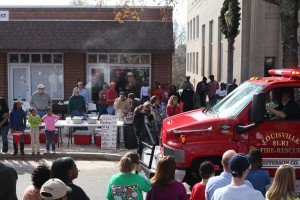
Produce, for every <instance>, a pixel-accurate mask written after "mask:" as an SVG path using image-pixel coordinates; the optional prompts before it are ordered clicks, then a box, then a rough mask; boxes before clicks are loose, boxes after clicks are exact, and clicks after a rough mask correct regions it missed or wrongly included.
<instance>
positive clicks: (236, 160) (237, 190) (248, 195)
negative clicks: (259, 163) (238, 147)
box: [212, 153, 265, 200]
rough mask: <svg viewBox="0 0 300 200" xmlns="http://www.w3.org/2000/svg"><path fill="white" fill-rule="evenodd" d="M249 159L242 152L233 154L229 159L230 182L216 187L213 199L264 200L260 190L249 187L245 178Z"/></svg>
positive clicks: (249, 162)
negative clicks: (221, 186)
mask: <svg viewBox="0 0 300 200" xmlns="http://www.w3.org/2000/svg"><path fill="white" fill-rule="evenodd" d="M250 164H251V161H250V158H249V157H248V156H246V155H245V154H242V153H238V154H234V155H233V156H232V157H231V158H230V160H229V169H230V170H231V174H232V179H231V183H230V184H229V185H227V186H225V187H223V188H219V189H217V190H216V191H215V192H214V194H213V197H212V199H213V200H240V199H243V200H252V199H255V200H264V199H265V198H264V196H263V195H262V194H261V192H260V191H258V190H255V189H254V188H253V187H249V186H248V185H247V184H246V182H245V179H246V177H247V174H248V170H249V167H250Z"/></svg>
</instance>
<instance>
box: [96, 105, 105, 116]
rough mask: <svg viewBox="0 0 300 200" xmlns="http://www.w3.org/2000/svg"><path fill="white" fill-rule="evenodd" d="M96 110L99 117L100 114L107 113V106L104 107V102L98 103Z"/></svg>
mask: <svg viewBox="0 0 300 200" xmlns="http://www.w3.org/2000/svg"><path fill="white" fill-rule="evenodd" d="M98 111H99V115H98V118H99V117H100V116H101V115H104V114H107V108H106V105H105V104H99V105H98Z"/></svg>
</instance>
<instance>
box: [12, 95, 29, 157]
mask: <svg viewBox="0 0 300 200" xmlns="http://www.w3.org/2000/svg"><path fill="white" fill-rule="evenodd" d="M25 127H26V113H25V111H24V110H22V104H21V102H18V101H16V102H14V105H13V110H12V111H11V112H10V114H9V128H10V130H11V133H12V134H14V132H17V131H18V132H22V135H21V138H20V151H21V155H25V153H24V130H25ZM13 145H14V155H16V154H17V153H18V144H17V143H16V140H15V137H13Z"/></svg>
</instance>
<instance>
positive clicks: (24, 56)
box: [20, 54, 29, 63]
mask: <svg viewBox="0 0 300 200" xmlns="http://www.w3.org/2000/svg"><path fill="white" fill-rule="evenodd" d="M20 58H21V63H29V54H20Z"/></svg>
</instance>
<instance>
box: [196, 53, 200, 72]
mask: <svg viewBox="0 0 300 200" xmlns="http://www.w3.org/2000/svg"><path fill="white" fill-rule="evenodd" d="M198 60H199V53H198V52H197V53H196V74H198V68H199V63H198Z"/></svg>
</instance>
